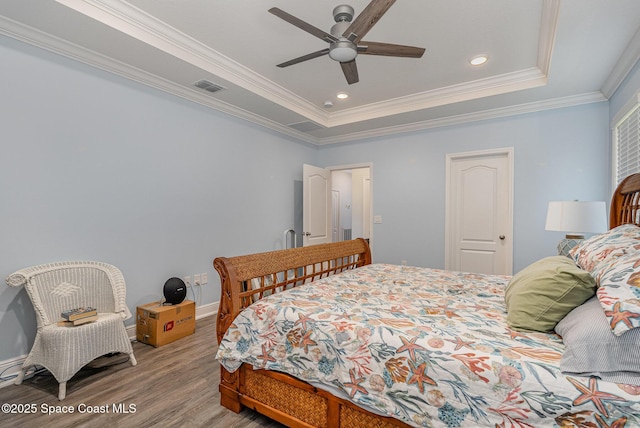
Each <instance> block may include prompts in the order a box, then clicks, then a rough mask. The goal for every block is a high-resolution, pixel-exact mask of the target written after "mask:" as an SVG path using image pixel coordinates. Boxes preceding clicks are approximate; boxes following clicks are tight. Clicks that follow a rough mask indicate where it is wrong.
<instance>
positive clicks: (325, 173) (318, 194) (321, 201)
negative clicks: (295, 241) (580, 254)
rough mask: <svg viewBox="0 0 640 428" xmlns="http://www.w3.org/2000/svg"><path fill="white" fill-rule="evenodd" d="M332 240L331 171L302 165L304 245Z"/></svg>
mask: <svg viewBox="0 0 640 428" xmlns="http://www.w3.org/2000/svg"><path fill="white" fill-rule="evenodd" d="M328 242H331V171H329V170H327V169H324V168H318V167H317V166H313V165H306V164H305V165H303V166H302V245H303V246H305V247H306V246H308V245H316V244H325V243H328Z"/></svg>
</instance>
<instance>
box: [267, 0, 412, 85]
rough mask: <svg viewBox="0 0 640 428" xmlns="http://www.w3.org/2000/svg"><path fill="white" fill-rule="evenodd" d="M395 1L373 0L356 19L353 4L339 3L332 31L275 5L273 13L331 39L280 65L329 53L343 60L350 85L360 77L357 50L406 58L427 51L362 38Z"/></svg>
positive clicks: (335, 9)
mask: <svg viewBox="0 0 640 428" xmlns="http://www.w3.org/2000/svg"><path fill="white" fill-rule="evenodd" d="M395 2H396V0H372V1H371V3H369V4H368V5H367V7H365V8H364V10H363V11H362V12H361V13H360V15H358V17H357V18H356V19H355V20H353V22H351V21H352V19H353V13H354V10H353V8H352V7H351V6H349V5H339V6H336V7H335V8H334V9H333V19H334V20H335V21H336V23H335V25H333V27H331V30H330V31H331V33H327V32H325V31H323V30H321V29H319V28H317V27H314V26H313V25H311V24H308V23H306V22H304V21H303V20H301V19H299V18H296V17H295V16H293V15H290V14H288V13H287V12H285V11H283V10H281V9H278V8H277V7H272V8H271V9H269V12H271V13H272V14H274V15H276V16H277V17H279V18H282V19H284V20H285V21H287V22H288V23H290V24H293V25H295V26H296V27H298V28H300V29H301V30H304V31H306V32H307V33H309V34H311V35H313V36H315V37H318V38H319V39H322V40H324V41H325V42H327V43H329V47H328V48H325V49H322V50H319V51H316V52H312V53H310V54H307V55H303V56H301V57H299V58H295V59H292V60H290V61H287V62H283V63H282V64H278V67H281V68H283V67H288V66H290V65H294V64H298V63H301V62H303V61H307V60H310V59H313V58H318V57H321V56H324V55H327V54H328V55H329V58H331V59H333V60H335V61H338V62H339V63H340V66H341V67H342V72H343V73H344V77H345V78H346V79H347V82H348V83H349V84H350V85H351V84H353V83H356V82H358V80H359V79H358V68H357V67H356V56H358V54H363V55H382V56H397V57H406V58H420V57H422V54H424V48H417V47H414V46H405V45H394V44H391V43H380V42H368V41H363V40H362V38H363V37H364V36H365V35H366V34H367V33H368V32H369V30H371V28H372V27H373V26H374V25H375V24H376V23H377V22H378V20H380V18H382V15H384V14H385V13H386V12H387V10H389V8H390V7H391V6H392V5H393V4H394V3H395Z"/></svg>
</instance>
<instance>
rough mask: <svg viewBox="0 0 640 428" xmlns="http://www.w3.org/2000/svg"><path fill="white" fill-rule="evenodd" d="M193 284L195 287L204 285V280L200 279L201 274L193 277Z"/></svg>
mask: <svg viewBox="0 0 640 428" xmlns="http://www.w3.org/2000/svg"><path fill="white" fill-rule="evenodd" d="M193 283H194V284H195V285H201V284H202V278H201V277H200V274H199V273H198V274H195V275H193Z"/></svg>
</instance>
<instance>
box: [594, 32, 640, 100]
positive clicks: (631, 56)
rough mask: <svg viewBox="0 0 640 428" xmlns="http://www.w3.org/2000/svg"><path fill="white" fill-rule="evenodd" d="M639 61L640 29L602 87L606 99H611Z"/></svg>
mask: <svg viewBox="0 0 640 428" xmlns="http://www.w3.org/2000/svg"><path fill="white" fill-rule="evenodd" d="M638 61H640V29H639V30H638V31H636V33H635V34H634V36H633V37H632V38H631V41H630V42H629V44H628V45H627V47H626V48H625V50H624V51H623V52H622V55H620V58H619V59H618V61H617V62H616V65H615V66H614V67H613V69H612V70H611V73H609V76H607V79H606V80H605V82H604V84H603V85H602V93H603V94H604V96H605V97H607V98H611V96H612V95H613V94H614V93H615V92H616V90H618V87H619V86H620V85H621V84H622V82H623V81H624V79H625V78H626V77H627V75H628V74H629V72H630V71H631V69H632V68H633V67H634V66H635V65H636V64H637V63H638Z"/></svg>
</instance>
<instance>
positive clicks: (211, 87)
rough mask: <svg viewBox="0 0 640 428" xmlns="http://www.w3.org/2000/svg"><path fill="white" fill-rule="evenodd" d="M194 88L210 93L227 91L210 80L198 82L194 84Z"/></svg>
mask: <svg viewBox="0 0 640 428" xmlns="http://www.w3.org/2000/svg"><path fill="white" fill-rule="evenodd" d="M193 86H195V87H197V88H200V89H204V90H205V91H209V92H218V91H221V90H223V89H225V88H224V87H223V86H220V85H216V84H215V83H213V82H209V81H208V80H204V79H203V80H198V81H197V82H195V83H194V84H193Z"/></svg>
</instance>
